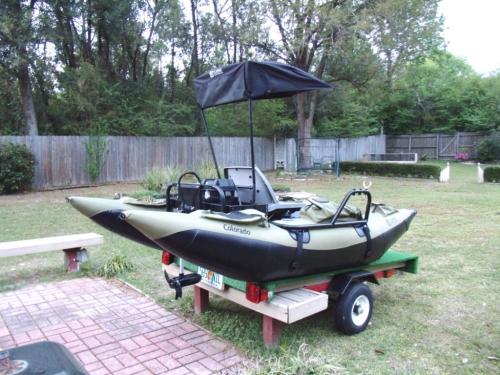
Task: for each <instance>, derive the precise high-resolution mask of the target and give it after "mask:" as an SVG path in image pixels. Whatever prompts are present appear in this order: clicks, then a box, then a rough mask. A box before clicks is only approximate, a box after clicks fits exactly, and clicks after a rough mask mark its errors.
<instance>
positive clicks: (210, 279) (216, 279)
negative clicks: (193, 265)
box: [198, 267, 224, 290]
mask: <svg viewBox="0 0 500 375" xmlns="http://www.w3.org/2000/svg"><path fill="white" fill-rule="evenodd" d="M198 274H199V275H201V282H202V283H205V284H208V285H210V286H212V287H214V288H216V289H220V290H223V289H224V276H223V275H221V274H219V273H215V272H214V271H210V270H207V269H206V268H203V267H198Z"/></svg>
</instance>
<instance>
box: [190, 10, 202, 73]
mask: <svg viewBox="0 0 500 375" xmlns="http://www.w3.org/2000/svg"><path fill="white" fill-rule="evenodd" d="M196 2H197V0H191V21H192V22H193V53H192V55H191V65H192V68H193V70H194V76H195V77H198V76H199V75H200V66H199V62H198V22H197V20H196V7H197V4H196Z"/></svg>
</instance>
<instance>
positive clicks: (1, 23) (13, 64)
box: [0, 0, 38, 135]
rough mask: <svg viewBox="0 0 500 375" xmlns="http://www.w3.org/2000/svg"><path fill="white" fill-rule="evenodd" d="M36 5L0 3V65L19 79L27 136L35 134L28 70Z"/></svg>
mask: <svg viewBox="0 0 500 375" xmlns="http://www.w3.org/2000/svg"><path fill="white" fill-rule="evenodd" d="M35 5H36V1H34V0H32V1H30V2H28V3H25V2H23V1H21V0H5V1H2V2H0V56H1V59H0V64H1V65H2V68H3V69H4V70H5V71H7V72H10V74H11V75H12V76H13V77H16V79H17V81H18V85H19V92H20V101H21V105H22V112H23V116H24V122H25V131H26V133H27V134H29V135H37V134H38V122H37V118H36V112H35V105H34V102H33V92H32V91H33V90H32V84H31V77H30V72H29V63H30V60H32V59H33V58H34V56H35V53H34V50H33V42H34V39H35V32H34V30H33V13H34V12H35Z"/></svg>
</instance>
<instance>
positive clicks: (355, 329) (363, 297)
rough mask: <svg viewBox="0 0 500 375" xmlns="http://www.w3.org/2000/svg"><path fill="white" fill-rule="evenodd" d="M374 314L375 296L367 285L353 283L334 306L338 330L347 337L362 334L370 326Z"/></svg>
mask: <svg viewBox="0 0 500 375" xmlns="http://www.w3.org/2000/svg"><path fill="white" fill-rule="evenodd" d="M372 312H373V295H372V292H371V290H370V288H368V286H367V285H365V284H363V283H360V282H356V283H352V284H351V285H350V286H349V288H348V289H347V290H346V292H345V293H344V294H343V295H342V297H340V299H339V300H338V301H337V302H336V303H335V306H334V319H335V326H336V327H337V329H338V330H339V331H341V332H343V333H345V334H347V335H354V334H356V333H359V332H362V331H364V330H365V329H366V327H367V326H368V323H369V322H370V319H371V317H372Z"/></svg>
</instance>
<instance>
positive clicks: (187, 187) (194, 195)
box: [177, 183, 201, 212]
mask: <svg viewBox="0 0 500 375" xmlns="http://www.w3.org/2000/svg"><path fill="white" fill-rule="evenodd" d="M177 189H178V195H179V201H180V202H181V204H182V207H180V209H181V210H182V211H183V212H191V211H194V210H198V209H199V208H200V206H201V201H200V191H201V185H200V184H187V183H186V184H180V185H179V186H178V188H177Z"/></svg>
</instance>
